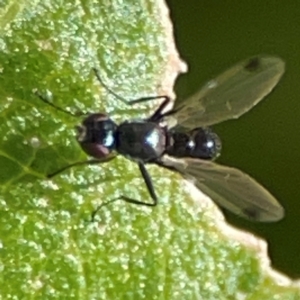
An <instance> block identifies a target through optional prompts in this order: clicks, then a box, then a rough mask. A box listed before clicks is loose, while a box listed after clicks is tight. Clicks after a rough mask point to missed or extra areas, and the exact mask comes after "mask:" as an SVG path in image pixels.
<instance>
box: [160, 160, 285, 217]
mask: <svg viewBox="0 0 300 300" xmlns="http://www.w3.org/2000/svg"><path fill="white" fill-rule="evenodd" d="M163 165H164V166H166V167H167V168H169V169H175V170H176V171H178V172H179V173H181V174H182V175H183V176H184V177H185V178H186V179H192V180H193V183H194V184H195V186H197V188H199V189H200V190H201V191H202V192H203V193H205V194H207V195H208V196H209V197H211V198H212V200H214V201H215V202H216V203H217V204H219V205H220V206H222V207H224V208H226V209H228V210H230V211H231V212H233V213H235V214H237V215H239V216H242V217H244V218H246V219H250V220H252V221H259V222H274V221H277V220H280V219H281V218H283V216H284V209H283V208H282V206H281V205H280V204H279V203H278V202H277V200H276V199H275V198H274V197H273V196H272V195H271V194H270V193H269V192H268V191H267V190H266V189H265V188H264V187H263V186H261V185H260V184H259V183H258V182H256V181H255V180H254V179H253V178H251V177H250V176H249V175H247V174H245V173H243V172H242V171H240V170H238V169H235V168H230V167H226V166H222V165H219V164H216V163H214V162H212V161H204V160H200V159H190V158H185V159H174V158H170V157H168V156H164V157H163Z"/></svg>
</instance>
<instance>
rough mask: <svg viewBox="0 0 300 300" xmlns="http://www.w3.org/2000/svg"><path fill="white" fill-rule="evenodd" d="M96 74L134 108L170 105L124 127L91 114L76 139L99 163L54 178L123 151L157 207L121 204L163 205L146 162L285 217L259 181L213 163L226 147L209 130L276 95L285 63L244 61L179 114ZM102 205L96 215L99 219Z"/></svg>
mask: <svg viewBox="0 0 300 300" xmlns="http://www.w3.org/2000/svg"><path fill="white" fill-rule="evenodd" d="M94 71H95V74H96V76H97V78H98V80H99V81H100V83H101V84H102V85H103V86H104V87H105V88H106V89H107V90H108V91H109V92H110V93H112V94H113V95H114V96H116V97H117V98H118V99H120V100H121V101H123V102H125V103H127V104H130V105H132V104H135V103H140V102H145V101H149V100H153V99H159V98H161V99H163V101H162V104H161V105H160V106H159V108H158V109H157V110H156V111H155V112H154V113H153V114H152V115H151V116H150V117H149V118H147V119H142V120H128V121H125V122H123V123H121V124H120V125H117V124H115V123H114V122H113V121H112V120H111V119H110V118H109V116H108V115H107V114H105V113H95V114H90V115H88V116H87V117H86V118H85V119H84V120H83V122H82V124H81V125H80V126H78V127H77V132H78V135H77V140H78V142H79V144H80V146H81V147H82V149H83V150H84V151H85V152H86V153H87V154H88V155H89V156H91V157H93V159H91V160H88V161H84V162H77V163H74V164H71V165H68V166H66V167H64V168H62V169H60V170H58V171H56V172H54V173H52V174H49V175H48V178H51V177H53V176H55V175H57V174H58V173H60V172H62V171H64V170H66V169H68V168H70V167H73V166H77V165H84V164H97V163H101V162H106V161H109V160H111V159H113V158H114V157H115V156H116V155H115V154H116V153H119V154H122V155H123V156H125V157H126V158H129V159H131V160H133V161H134V162H136V163H137V164H138V166H139V169H140V172H141V174H142V176H143V178H144V181H145V183H146V187H147V189H148V191H149V194H150V196H151V199H152V202H142V201H139V200H135V199H132V198H129V197H126V196H120V197H119V198H117V199H113V200H111V201H110V202H112V201H116V200H119V199H122V200H124V201H126V202H129V203H134V204H139V205H146V206H156V205H157V203H158V197H157V195H156V193H155V189H154V187H153V184H152V180H151V177H150V175H149V173H148V171H147V169H146V167H145V165H146V164H156V165H159V166H161V167H164V168H166V169H169V170H172V171H176V172H179V173H180V174H182V176H183V177H185V178H187V179H192V180H193V181H194V184H195V185H196V186H197V187H198V188H199V189H200V190H201V191H203V192H204V193H206V194H207V195H209V196H211V198H212V199H213V200H214V201H215V202H216V203H218V204H219V205H220V206H223V207H225V208H227V209H229V210H230V211H232V212H234V213H236V214H238V215H240V216H243V217H245V218H247V219H251V220H254V221H262V222H268V221H276V220H279V219H281V218H282V217H283V215H284V210H283V208H282V206H281V205H280V204H279V203H278V202H277V200H276V199H275V198H274V197H273V196H272V195H271V194H270V193H269V192H268V191H267V190H266V189H265V188H264V187H262V186H261V185H260V184H259V183H257V182H256V181H255V180H254V179H252V178H251V177H250V176H248V175H246V174H245V173H243V172H241V171H239V170H238V169H234V168H230V167H226V166H222V165H219V164H216V163H215V162H213V160H214V159H215V158H217V156H218V155H219V154H220V150H221V141H220V139H219V137H218V136H217V135H216V134H215V133H214V132H213V131H212V130H211V129H210V128H209V127H208V126H211V125H213V124H217V123H220V122H222V121H225V120H228V119H234V118H238V117H240V116H241V115H242V114H244V113H246V112H247V111H248V110H250V109H251V108H252V107H253V106H255V105H256V104H257V103H258V102H259V101H260V100H262V99H263V98H264V97H265V96H266V95H267V94H269V93H270V92H271V90H272V89H273V88H274V87H275V85H276V84H277V83H278V81H279V79H280V78H281V76H282V74H283V73H284V62H283V61H282V60H281V59H279V58H277V57H270V56H257V57H254V58H250V59H247V60H245V61H242V62H240V63H238V64H237V65H235V66H234V67H232V68H230V69H228V70H227V71H225V72H224V73H222V74H221V75H219V76H218V77H216V78H215V79H214V80H212V81H209V82H208V83H207V84H206V85H204V86H203V87H202V88H201V89H200V90H199V91H198V92H197V93H196V94H195V95H193V96H192V97H190V98H188V99H186V100H185V101H182V102H180V103H177V102H175V105H174V107H173V109H171V110H169V111H166V112H164V110H165V109H166V106H167V105H168V104H169V102H170V98H169V97H167V96H155V97H145V98H140V99H137V100H134V101H131V102H129V103H128V102H126V100H125V99H123V98H122V97H120V96H118V95H116V94H115V93H114V92H113V91H111V90H110V89H109V88H108V87H107V86H106V85H105V84H104V83H103V82H102V80H101V78H100V76H99V74H98V72H97V70H95V69H94ZM36 94H37V95H38V97H39V98H40V99H41V100H42V101H44V102H45V103H47V104H49V105H51V106H53V107H55V108H57V109H59V110H61V111H63V112H65V113H68V114H71V115H73V114H72V113H69V112H67V111H65V110H64V109H62V108H60V107H57V106H56V105H55V104H53V103H51V102H49V101H48V100H47V99H46V98H45V97H43V96H42V95H41V94H40V93H39V92H36ZM73 116H74V115H73ZM174 120H175V121H176V122H177V125H175V126H173V127H169V126H168V125H166V124H168V122H170V121H172V122H173V123H174ZM100 207H101V206H100ZM100 207H98V208H97V209H96V211H95V212H94V213H93V218H94V216H95V214H96V212H97V211H98V210H99V208H100Z"/></svg>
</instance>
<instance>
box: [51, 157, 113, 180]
mask: <svg viewBox="0 0 300 300" xmlns="http://www.w3.org/2000/svg"><path fill="white" fill-rule="evenodd" d="M113 158H115V156H110V157H104V158H103V159H90V160H84V161H78V162H75V163H73V164H69V165H67V166H65V167H63V168H61V169H59V170H57V171H55V172H53V173H50V174H47V175H46V177H47V178H49V179H50V178H53V177H54V176H56V175H58V174H60V173H62V172H64V171H65V170H68V169H70V168H73V167H75V166H82V165H95V164H101V163H104V162H108V161H110V160H112V159H113Z"/></svg>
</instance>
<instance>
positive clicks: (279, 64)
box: [173, 56, 285, 129]
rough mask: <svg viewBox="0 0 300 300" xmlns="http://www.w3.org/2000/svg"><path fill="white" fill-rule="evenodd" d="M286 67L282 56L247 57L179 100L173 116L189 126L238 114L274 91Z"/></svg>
mask: <svg viewBox="0 0 300 300" xmlns="http://www.w3.org/2000/svg"><path fill="white" fill-rule="evenodd" d="M284 68H285V65H284V62H283V61H282V60H281V59H280V58H278V57H272V56H256V57H253V58H250V59H247V60H244V61H242V62H240V63H238V64H237V65H235V66H233V67H232V68H230V69H228V70H227V71H225V72H224V73H222V74H221V75H219V76H218V77H216V78H215V79H213V80H211V81H209V82H208V83H206V84H205V85H204V86H203V87H202V88H201V89H200V90H199V91H198V92H197V93H196V94H194V95H193V96H191V97H189V98H187V99H186V100H184V101H182V102H181V103H178V104H177V102H175V106H174V108H173V110H174V111H176V113H175V114H174V115H173V116H174V117H175V119H177V124H178V125H180V126H182V127H185V128H188V129H194V128H197V127H204V126H210V125H213V124H217V123H220V122H222V121H225V120H228V119H235V118H238V117H240V116H241V115H242V114H244V113H246V112H247V111H248V110H250V109H251V108H252V107H253V106H255V105H256V104H257V103H258V102H259V101H260V100H262V99H263V98H264V97H265V96H266V95H267V94H269V93H270V92H271V91H272V89H273V88H274V87H275V86H276V84H277V83H278V81H279V79H280V78H281V76H282V74H283V73H284Z"/></svg>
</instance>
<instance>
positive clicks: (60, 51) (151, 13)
mask: <svg viewBox="0 0 300 300" xmlns="http://www.w3.org/2000/svg"><path fill="white" fill-rule="evenodd" d="M168 22H169V21H168V19H167V18H166V16H165V14H164V8H163V4H161V3H158V2H157V1H141V2H140V3H137V2H131V1H128V0H125V1H117V0H109V1H108V0H107V1H104V0H103V1H91V0H81V1H77V2H74V1H67V0H60V1H59V0H52V1H44V2H41V1H27V2H20V1H19V2H17V1H15V2H14V1H8V0H7V1H2V3H1V4H0V70H1V73H0V94H1V99H0V103H1V106H0V118H1V121H0V132H1V135H2V137H1V145H0V166H1V168H0V184H1V193H0V205H1V210H0V213H1V218H0V260H1V264H0V266H1V276H0V286H1V289H0V295H1V298H3V299H9V298H13V299H29V298H30V299H206V300H207V299H238V298H239V299H274V298H273V296H274V295H276V296H277V299H296V297H297V296H298V297H299V295H300V294H299V290H297V289H296V288H293V287H284V286H280V285H279V284H276V283H275V281H274V279H272V278H273V277H272V276H271V275H270V274H267V272H265V271H262V267H261V265H260V260H259V259H258V258H257V256H258V255H257V254H256V252H255V251H254V250H253V249H249V248H248V247H245V246H244V245H243V243H241V242H238V241H234V240H233V239H230V238H226V237H225V236H224V235H223V233H222V232H221V230H220V229H219V226H218V223H216V222H215V221H214V219H215V218H216V217H215V215H216V213H217V212H216V211H215V209H212V208H211V206H210V205H208V206H207V207H206V206H203V205H202V206H201V205H199V203H194V202H192V201H190V200H189V199H190V196H188V194H189V193H187V192H186V189H185V188H184V185H183V183H182V181H181V180H180V177H179V176H178V175H175V174H172V173H170V172H166V171H165V170H161V169H160V168H158V167H156V166H151V167H149V171H150V173H151V175H152V178H153V182H154V183H155V188H156V191H157V194H158V195H159V199H160V205H159V206H158V207H156V208H153V209H150V208H145V207H139V206H135V205H129V204H126V203H124V202H122V201H119V202H115V203H114V204H111V205H108V206H105V207H103V209H102V210H100V212H99V214H98V215H97V222H94V223H90V222H88V220H89V218H90V213H91V212H92V211H93V209H94V208H95V207H97V205H99V204H101V203H103V202H105V201H108V200H110V199H113V198H115V197H117V196H118V195H120V194H125V195H127V196H130V197H134V198H136V199H141V200H144V201H148V199H149V195H148V193H147V191H146V188H145V186H144V182H143V180H142V178H141V176H140V174H139V172H138V168H137V166H136V165H135V164H134V163H133V162H130V161H128V160H126V159H125V158H123V157H118V158H116V159H115V160H113V161H111V162H109V163H107V164H102V165H99V166H95V165H94V166H89V167H78V168H73V169H71V170H68V171H66V172H64V173H62V174H60V175H58V176H56V177H55V178H53V179H52V180H47V179H45V176H46V174H48V173H51V172H54V171H56V170H57V169H59V168H61V167H63V166H65V165H67V164H70V163H73V162H76V161H79V160H84V159H87V157H86V155H85V154H84V153H83V152H82V150H81V149H80V147H79V145H78V143H77V142H76V139H75V138H74V130H73V127H74V126H75V125H77V124H78V123H80V119H77V118H73V117H72V116H69V115H67V114H64V113H62V112H60V111H57V110H55V109H54V108H53V107H51V106H47V105H46V104H45V103H43V102H42V101H40V99H39V98H38V97H36V96H35V95H34V93H33V90H34V89H38V90H39V91H40V92H41V93H42V94H44V95H46V96H48V97H50V99H51V101H52V102H53V103H55V105H57V106H60V107H63V108H64V109H66V110H69V111H72V112H76V111H83V112H101V111H102V112H107V113H110V114H112V116H113V117H114V119H115V120H116V121H120V120H125V119H127V118H133V117H141V116H142V117H144V116H147V115H149V114H150V111H152V110H153V109H154V108H155V105H156V104H149V105H138V106H137V107H136V106H135V107H128V106H126V105H124V104H123V103H120V101H118V100H117V99H115V98H114V97H113V96H112V95H109V94H107V92H106V91H105V89H104V88H103V87H101V85H99V83H98V82H97V80H96V79H95V76H94V74H93V73H92V71H91V68H93V67H96V68H98V69H99V71H100V74H101V76H102V78H103V79H104V81H105V82H106V84H107V85H108V86H109V87H110V88H111V89H112V90H113V91H114V92H116V93H117V94H119V95H121V96H122V97H124V98H126V99H128V100H132V99H136V98H139V97H142V96H148V95H156V94H157V93H159V91H160V88H161V90H162V91H163V90H164V89H163V87H165V86H168V85H170V84H171V83H170V82H171V81H172V79H173V78H174V77H175V75H176V72H177V70H179V69H180V62H179V60H178V59H176V58H177V57H176V55H175V54H174V53H173V52H172V51H173V50H172V49H173V48H172V47H173V44H172V43H173V41H172V39H171V37H170V36H169V33H168V31H167V28H168V26H167V25H168ZM174 58H175V59H174ZM166 70H173V71H172V72H169V71H166ZM166 74H168V76H167V75H166ZM170 78H171V79H170ZM169 93H170V91H169ZM224 226H225V225H224Z"/></svg>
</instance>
